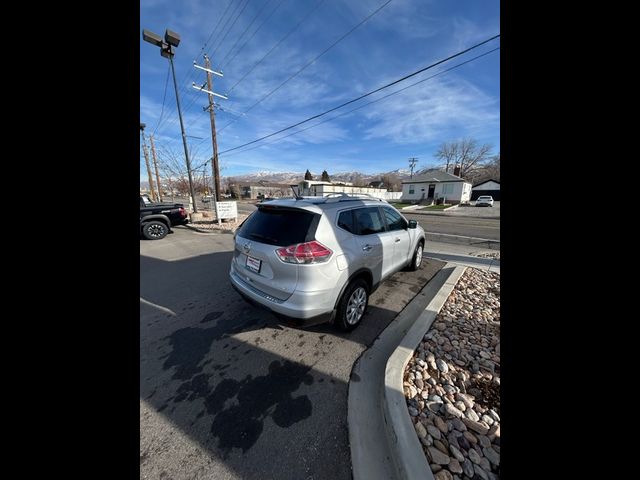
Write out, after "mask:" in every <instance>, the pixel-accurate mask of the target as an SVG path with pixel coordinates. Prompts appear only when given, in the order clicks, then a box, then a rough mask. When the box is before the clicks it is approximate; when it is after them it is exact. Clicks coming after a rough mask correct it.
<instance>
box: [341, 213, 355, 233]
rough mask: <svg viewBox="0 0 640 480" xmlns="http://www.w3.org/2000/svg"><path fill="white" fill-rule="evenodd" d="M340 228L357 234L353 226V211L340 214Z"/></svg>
mask: <svg viewBox="0 0 640 480" xmlns="http://www.w3.org/2000/svg"><path fill="white" fill-rule="evenodd" d="M338 226H339V227H340V228H342V229H344V230H346V231H347V232H349V233H356V229H355V228H354V226H353V210H347V211H346V212H340V215H338Z"/></svg>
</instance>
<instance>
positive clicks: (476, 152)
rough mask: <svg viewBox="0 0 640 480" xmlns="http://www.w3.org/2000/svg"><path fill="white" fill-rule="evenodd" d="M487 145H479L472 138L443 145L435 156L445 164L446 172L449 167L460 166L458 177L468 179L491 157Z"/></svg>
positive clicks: (489, 146) (489, 148)
mask: <svg viewBox="0 0 640 480" xmlns="http://www.w3.org/2000/svg"><path fill="white" fill-rule="evenodd" d="M492 148H493V147H492V146H491V145H489V144H484V145H479V144H478V142H477V140H475V139H473V138H465V139H462V140H459V141H457V142H445V143H443V144H442V145H441V146H440V148H439V149H438V151H437V152H436V154H435V156H436V158H437V159H438V160H440V161H441V162H443V163H444V164H445V171H446V172H448V171H449V169H450V168H451V166H456V165H459V166H460V177H462V178H465V179H470V178H472V177H474V176H475V175H474V173H475V172H476V171H477V170H479V169H480V168H481V167H482V166H483V164H485V163H486V162H487V161H488V160H489V158H490V157H491V149H492Z"/></svg>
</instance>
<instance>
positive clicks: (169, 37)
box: [142, 29, 198, 213]
mask: <svg viewBox="0 0 640 480" xmlns="http://www.w3.org/2000/svg"><path fill="white" fill-rule="evenodd" d="M142 39H143V40H144V41H145V42H148V43H150V44H152V45H155V46H156V47H160V55H162V56H163V57H165V58H168V59H169V63H170V65H171V74H172V76H173V88H174V89H175V91H176V104H177V106H178V117H179V118H180V130H181V131H182V145H183V146H184V157H185V160H186V163H187V175H188V177H189V191H190V193H191V201H192V202H193V211H194V212H195V213H197V212H198V206H197V204H196V195H195V191H194V189H193V176H192V174H191V161H190V160H189V149H188V148H187V135H186V134H185V132H184V122H183V121H182V110H181V109H180V97H179V95H178V83H177V82H176V70H175V67H174V66H173V56H174V55H175V48H176V47H177V46H178V45H179V44H180V35H178V34H177V33H176V32H173V31H171V30H169V29H167V30H166V31H165V33H164V40H162V38H161V37H160V35H157V34H155V33H153V32H151V31H149V30H142Z"/></svg>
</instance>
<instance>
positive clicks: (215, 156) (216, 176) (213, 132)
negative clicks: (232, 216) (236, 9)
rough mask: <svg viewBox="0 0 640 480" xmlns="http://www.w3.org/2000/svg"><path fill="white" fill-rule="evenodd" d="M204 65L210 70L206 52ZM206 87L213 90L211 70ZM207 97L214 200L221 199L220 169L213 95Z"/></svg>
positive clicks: (218, 200) (208, 73)
mask: <svg viewBox="0 0 640 480" xmlns="http://www.w3.org/2000/svg"><path fill="white" fill-rule="evenodd" d="M204 66H205V68H206V69H208V70H211V62H210V61H209V57H208V56H207V54H205V55H204ZM207 88H208V89H209V91H210V92H213V80H212V78H211V71H209V72H207ZM208 97H209V118H210V119H211V142H212V143H213V162H212V163H211V169H212V170H213V185H214V190H215V193H214V195H215V197H216V202H220V201H222V199H221V197H220V170H219V168H218V141H217V139H216V114H215V112H214V110H213V95H212V94H208Z"/></svg>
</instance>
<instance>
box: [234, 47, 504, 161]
mask: <svg viewBox="0 0 640 480" xmlns="http://www.w3.org/2000/svg"><path fill="white" fill-rule="evenodd" d="M497 50H500V47H496V48H494V49H492V50H489V51H487V52H485V53H482V54H480V55H477V56H475V57H473V58H471V59H469V60H466V61H464V62H461V63H458V64H456V65H454V66H453V67H450V68H447V69H445V70H442V71H441V72H438V73H436V74H434V75H431V76H429V77H427V78H423V79H422V80H419V81H417V82H415V83H412V84H411V85H407V86H406V87H403V88H401V89H399V90H396V91H395V92H392V93H390V94H388V95H384V96H383V97H380V98H377V99H375V100H372V101H370V102H367V103H365V104H362V105H359V106H357V107H356V108H352V109H351V110H348V111H346V112H343V113H340V114H338V115H335V116H333V117H331V118H327V119H325V120H322V121H320V122H318V123H314V124H313V125H310V126H308V127H306V128H302V129H300V130H296V131H295V132H292V133H289V134H288V135H285V136H283V137H280V138H277V139H275V140H273V141H271V142H267V143H263V144H260V145H256V146H254V147H251V148H247V149H245V150H242V151H239V152H235V153H231V154H229V155H227V156H233V155H237V154H239V153H244V152H249V151H251V150H255V149H256V148H261V147H264V146H267V145H273V144H274V143H278V142H280V141H282V140H284V139H285V138H288V137H291V136H293V135H297V134H298V133H302V132H304V131H306V130H310V129H312V128H315V127H317V126H319V125H322V124H323V123H326V122H331V121H332V120H335V119H337V118H340V117H344V116H345V115H349V114H350V113H353V112H355V111H356V110H360V109H361V108H364V107H368V106H369V105H372V104H374V103H377V102H380V101H382V100H386V99H387V98H389V97H392V96H394V95H397V94H399V93H401V92H403V91H405V90H407V89H409V88H412V87H415V86H416V85H419V84H420V83H423V82H426V81H427V80H431V79H432V78H434V77H437V76H439V75H443V74H445V73H447V72H450V71H451V70H454V69H456V68H459V67H462V66H463V65H466V64H467V63H471V62H473V61H474V60H477V59H479V58H481V57H484V56H486V55H489V54H490V53H493V52H495V51H497Z"/></svg>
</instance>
